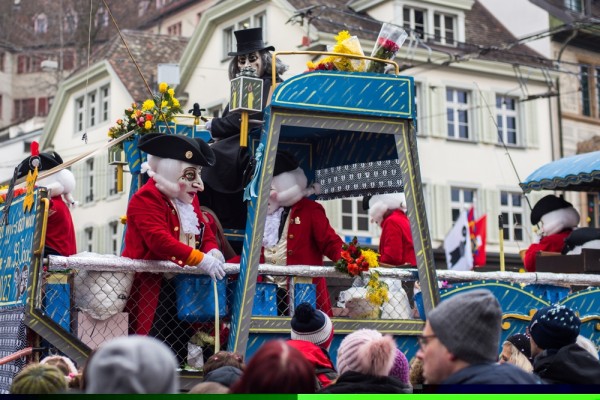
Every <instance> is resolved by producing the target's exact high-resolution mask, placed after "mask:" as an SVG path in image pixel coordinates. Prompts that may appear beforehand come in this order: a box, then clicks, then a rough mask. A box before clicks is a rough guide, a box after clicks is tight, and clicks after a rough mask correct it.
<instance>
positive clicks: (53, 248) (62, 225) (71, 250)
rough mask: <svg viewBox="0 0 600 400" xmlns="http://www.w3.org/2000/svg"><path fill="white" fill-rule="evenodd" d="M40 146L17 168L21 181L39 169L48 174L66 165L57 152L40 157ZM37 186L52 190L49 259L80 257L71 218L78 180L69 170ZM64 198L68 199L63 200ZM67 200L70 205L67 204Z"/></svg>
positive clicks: (45, 249)
mask: <svg viewBox="0 0 600 400" xmlns="http://www.w3.org/2000/svg"><path fill="white" fill-rule="evenodd" d="M37 146H38V144H37V142H33V143H32V155H31V156H30V157H27V158H26V159H24V160H23V161H21V163H20V164H19V166H18V167H17V169H18V173H17V178H24V177H26V176H27V173H28V172H29V171H31V172H33V171H34V170H35V167H36V166H37V168H38V172H42V171H48V170H50V169H52V168H54V167H57V166H59V165H61V164H62V163H63V160H62V158H61V157H60V155H58V153H56V152H54V151H53V152H50V153H39V152H38V151H37V149H38V147H37ZM36 185H37V186H43V187H45V188H46V189H48V195H49V197H50V208H49V211H48V228H47V230H46V244H45V247H44V254H45V255H59V256H65V257H68V256H72V255H73V254H75V253H77V241H76V239H75V227H74V226H73V219H72V218H71V211H70V210H69V207H68V206H67V204H69V205H70V206H74V205H75V201H74V199H73V196H72V195H71V193H72V192H73V190H75V177H74V176H73V173H72V172H71V171H69V170H68V169H66V168H65V169H62V170H60V171H58V172H55V173H53V174H52V175H49V176H47V177H45V178H43V179H40V180H38V181H37V182H36ZM63 197H64V199H63ZM65 200H66V201H65Z"/></svg>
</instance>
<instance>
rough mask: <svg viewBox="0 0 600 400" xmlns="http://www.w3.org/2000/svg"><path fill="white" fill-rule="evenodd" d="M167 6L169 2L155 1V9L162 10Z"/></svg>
mask: <svg viewBox="0 0 600 400" xmlns="http://www.w3.org/2000/svg"><path fill="white" fill-rule="evenodd" d="M167 4H169V0H156V9H157V10H158V9H159V8H163V7H164V6H166V5H167Z"/></svg>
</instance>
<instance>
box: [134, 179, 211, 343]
mask: <svg viewBox="0 0 600 400" xmlns="http://www.w3.org/2000/svg"><path fill="white" fill-rule="evenodd" d="M193 206H194V210H195V211H196V214H197V215H198V216H201V213H200V207H199V204H198V198H197V197H196V198H194V202H193ZM199 221H201V219H200V218H199ZM179 230H180V226H179V218H178V216H177V211H176V209H175V207H174V206H173V204H172V202H171V201H169V199H168V198H167V197H166V196H165V195H164V194H162V193H161V192H160V191H159V190H158V189H157V188H156V185H155V183H154V180H153V179H150V180H149V181H148V182H147V183H146V184H145V185H144V186H142V188H141V189H140V190H138V191H137V192H136V193H135V194H134V195H133V196H132V197H131V199H130V200H129V205H128V207H127V230H126V233H125V249H124V250H123V254H122V255H123V256H124V257H129V258H134V259H140V260H170V261H173V262H174V263H176V264H177V265H179V266H181V267H183V266H184V265H185V261H186V260H187V258H188V257H189V255H190V253H191V252H192V250H193V248H192V247H190V246H188V245H186V244H183V243H181V242H180V241H179V233H180V232H179ZM196 240H200V238H199V237H198V236H197V237H196ZM201 240H202V243H201V244H200V247H199V248H200V250H201V251H203V252H208V251H209V250H212V249H216V248H217V242H216V240H215V235H214V233H213V232H212V230H211V229H210V227H209V225H208V224H207V225H205V227H204V235H203V237H202V239H201ZM161 281H162V275H161V274H154V273H147V272H140V273H137V274H136V276H135V280H134V283H133V288H134V289H133V290H132V293H131V296H130V297H129V300H128V304H127V306H128V309H129V312H130V314H131V319H132V321H131V322H132V327H133V330H134V331H135V333H137V334H140V335H147V334H148V333H149V332H150V329H151V327H152V321H153V319H154V312H155V311H156V306H157V304H158V295H159V293H160V286H161Z"/></svg>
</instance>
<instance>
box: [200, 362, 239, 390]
mask: <svg viewBox="0 0 600 400" xmlns="http://www.w3.org/2000/svg"><path fill="white" fill-rule="evenodd" d="M241 377H242V370H241V369H239V368H236V367H232V366H231V365H226V366H224V367H221V368H217V369H213V370H212V371H210V372H209V373H208V374H206V375H205V376H204V382H217V383H220V384H221V385H223V386H227V387H231V386H232V385H233V384H234V383H236V382H237V380H238V379H240V378H241Z"/></svg>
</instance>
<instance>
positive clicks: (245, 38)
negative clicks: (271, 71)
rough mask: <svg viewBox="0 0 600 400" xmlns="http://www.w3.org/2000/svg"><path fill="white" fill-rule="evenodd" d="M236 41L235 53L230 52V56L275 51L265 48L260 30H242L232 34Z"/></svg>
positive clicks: (272, 48)
mask: <svg viewBox="0 0 600 400" xmlns="http://www.w3.org/2000/svg"><path fill="white" fill-rule="evenodd" d="M233 34H234V35H235V40H236V41H237V51H235V52H234V51H230V52H229V53H228V54H229V55H230V56H239V55H242V54H250V53H254V52H255V51H261V50H271V51H275V47H273V46H265V42H263V37H262V28H250V29H243V30H241V31H235V32H233Z"/></svg>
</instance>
